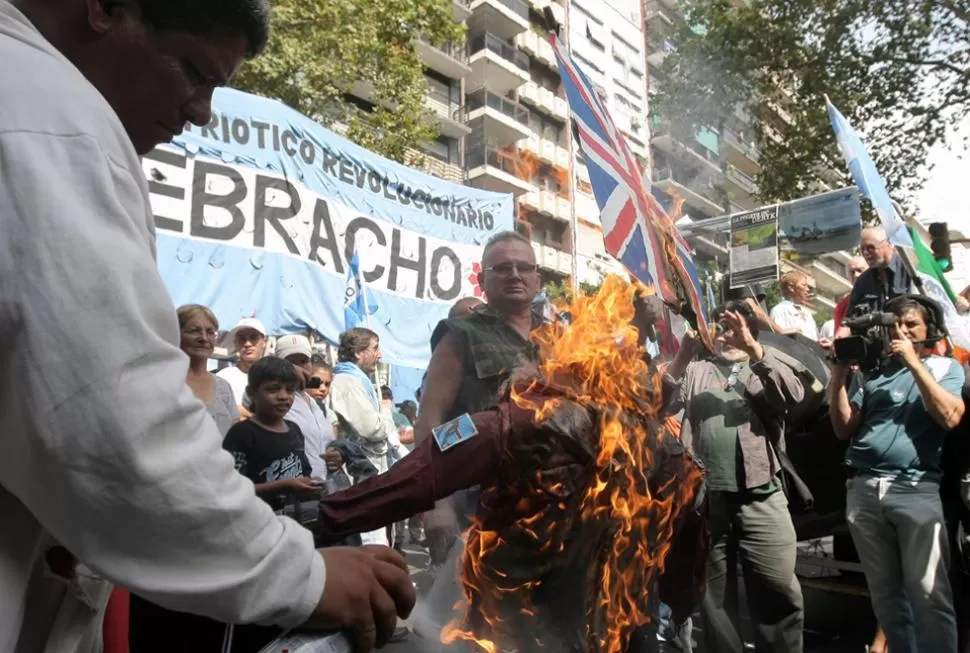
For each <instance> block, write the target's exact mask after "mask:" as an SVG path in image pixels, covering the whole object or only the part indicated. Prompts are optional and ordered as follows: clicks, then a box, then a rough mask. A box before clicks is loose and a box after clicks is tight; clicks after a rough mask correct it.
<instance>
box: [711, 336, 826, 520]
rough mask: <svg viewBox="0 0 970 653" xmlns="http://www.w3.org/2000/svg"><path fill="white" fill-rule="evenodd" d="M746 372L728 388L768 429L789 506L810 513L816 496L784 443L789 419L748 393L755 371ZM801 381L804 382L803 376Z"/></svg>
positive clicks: (766, 438) (769, 439)
mask: <svg viewBox="0 0 970 653" xmlns="http://www.w3.org/2000/svg"><path fill="white" fill-rule="evenodd" d="M772 353H773V354H777V353H778V352H777V350H774V349H773V350H772ZM715 368H717V371H718V374H721V375H722V376H723V372H722V371H721V369H720V368H719V367H717V365H716V364H715ZM745 371H746V372H747V374H739V375H737V376H738V379H737V381H736V382H735V383H733V384H728V387H729V388H730V389H732V390H734V391H735V392H736V393H738V394H739V395H740V396H741V398H742V399H744V401H745V402H747V404H748V406H749V407H750V408H751V412H752V413H754V415H755V417H757V418H758V421H759V422H761V426H762V427H763V428H764V429H765V435H766V437H765V440H767V442H768V446H769V447H771V450H772V451H773V452H774V454H775V457H776V458H777V459H778V465H779V467H780V468H781V469H780V471H781V474H780V477H781V487H782V491H783V492H784V493H785V496H786V497H787V498H788V503H789V505H790V506H791V508H792V509H793V510H794V511H795V512H810V511H811V510H812V509H813V508H814V507H815V495H813V494H812V490H811V489H810V488H809V487H808V485H807V484H806V483H805V481H803V480H802V477H801V476H799V474H798V471H797V470H796V469H795V465H794V464H793V463H792V461H791V458H789V457H788V453H787V452H786V451H785V447H784V443H783V442H781V438H782V437H783V435H782V433H783V432H784V423H785V420H784V418H781V419H779V418H778V417H776V416H774V415H773V414H772V412H771V407H770V406H768V402H767V400H765V399H764V398H763V397H757V396H755V395H753V394H751V393H750V392H749V391H748V388H747V384H746V381H747V379H748V377H749V376H750V375H751V374H753V372H752V371H751V370H750V368H748V369H747V370H745ZM795 371H796V372H797V370H795ZM799 378H800V379H801V377H800V376H799ZM803 384H804V381H803ZM738 386H740V388H739V387H738ZM807 391H808V388H806V392H807Z"/></svg>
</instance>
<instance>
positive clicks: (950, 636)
mask: <svg viewBox="0 0 970 653" xmlns="http://www.w3.org/2000/svg"><path fill="white" fill-rule="evenodd" d="M885 309H886V311H887V312H889V313H891V314H892V315H894V316H895V318H896V320H895V324H893V326H891V327H884V328H887V329H891V340H890V341H889V343H888V346H887V347H886V351H885V353H884V354H883V355H882V356H881V357H880V359H879V362H878V364H877V365H875V366H874V367H873V368H872V369H871V370H869V371H867V372H866V373H865V374H852V372H851V369H852V368H851V365H850V363H849V362H848V361H843V362H837V363H836V364H835V365H834V367H833V374H832V384H831V385H830V389H829V394H830V406H831V410H830V415H831V418H832V424H833V427H834V429H835V433H836V435H837V436H838V437H839V438H841V439H849V438H851V443H850V445H849V448H848V451H847V453H846V468H847V472H848V476H849V480H848V482H847V483H846V487H847V492H848V494H847V498H846V520H847V522H848V525H849V532H850V534H851V535H852V539H853V542H854V543H855V546H856V549H857V550H858V552H859V558H860V560H861V561H862V566H863V570H864V572H865V576H866V582H867V584H868V586H869V594H870V597H871V601H872V608H873V611H874V612H875V615H876V617H877V618H878V620H879V623H880V624H881V625H882V627H883V628H884V629H885V631H886V637H887V639H888V642H889V650H890V651H892V652H893V653H910V652H913V653H915V652H916V651H934V652H935V651H940V652H947V651H955V650H956V646H957V635H956V623H955V621H956V620H955V615H954V609H953V599H952V595H951V590H950V582H949V578H948V572H947V566H948V563H949V551H948V544H947V536H946V528H945V525H944V520H943V507H942V503H941V501H940V493H939V492H940V488H939V483H940V478H941V471H940V453H941V451H942V447H943V442H944V438H945V436H946V433H947V431H948V430H950V429H952V428H954V427H955V426H956V425H957V424H958V423H959V422H960V419H961V417H962V416H963V413H964V403H963V400H962V398H961V395H960V392H961V389H962V387H963V382H964V373H963V369H962V368H961V367H960V365H959V364H958V363H957V362H956V361H955V360H952V359H948V358H942V357H939V356H933V355H931V354H930V349H931V348H932V346H933V344H934V343H936V342H937V341H938V340H940V339H942V338H943V337H945V331H944V328H943V314H942V311H941V310H940V308H939V306H938V305H937V304H936V303H935V302H934V301H933V300H931V299H928V298H925V297H920V296H916V295H902V296H899V297H896V298H894V299H892V300H890V301H889V302H887V303H886V304H885ZM876 318H877V319H876V320H875V323H884V322H881V320H882V317H880V316H876ZM887 321H888V320H887ZM837 342H838V341H837ZM837 346H838V345H837ZM917 626H918V627H917Z"/></svg>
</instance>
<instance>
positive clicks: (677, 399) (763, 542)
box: [664, 300, 805, 653]
mask: <svg viewBox="0 0 970 653" xmlns="http://www.w3.org/2000/svg"><path fill="white" fill-rule="evenodd" d="M715 315H716V317H718V321H719V323H720V325H721V326H722V328H723V331H722V332H721V334H720V335H719V336H718V337H717V339H716V341H715V342H716V345H717V349H716V351H715V352H714V357H713V358H712V359H710V360H698V361H695V362H690V361H691V360H692V359H693V358H694V357H695V356H696V355H697V354H699V353H700V352H701V351H702V349H703V345H701V344H700V341H699V340H698V339H697V338H695V337H694V336H693V334H691V333H688V335H687V336H685V338H684V342H683V344H682V345H681V348H680V350H679V351H678V352H677V356H676V357H675V358H674V360H673V361H672V362H671V364H670V366H669V367H668V368H667V370H666V373H665V374H664V385H665V387H666V389H667V390H668V391H670V392H671V400H670V404H669V406H668V410H669V411H670V412H671V413H672V414H674V415H676V416H677V418H678V421H680V423H681V440H682V441H683V443H684V445H685V446H687V447H689V448H690V449H691V450H692V451H693V453H694V454H695V455H696V456H697V457H698V458H699V459H700V461H701V463H702V464H703V465H704V467H705V468H706V470H707V471H706V482H707V487H708V492H709V494H710V528H711V555H710V559H709V562H708V586H707V595H706V596H705V598H704V602H703V604H702V608H703V609H702V613H703V616H704V623H705V629H704V638H705V640H706V648H705V650H706V651H709V652H710V653H721V652H731V653H734V652H737V653H740V651H741V650H742V646H743V641H742V639H741V628H740V614H739V611H738V596H737V580H736V578H735V577H734V576H735V574H736V569H737V562H738V560H740V563H741V568H742V570H743V573H744V586H745V591H746V594H747V602H748V608H749V611H750V613H751V620H752V622H753V628H754V636H755V647H756V648H757V650H759V651H771V652H774V653H799V652H800V651H801V650H802V625H803V622H804V613H803V600H802V592H801V587H800V586H799V584H798V580H797V578H796V577H795V554H796V542H795V528H794V526H793V524H792V520H791V515H790V514H789V512H788V502H787V501H786V499H785V495H784V492H782V484H781V477H780V472H781V467H780V462H779V458H778V455H777V448H778V447H782V446H784V433H783V430H782V425H783V420H782V417H781V416H783V415H784V413H785V410H786V407H787V406H790V405H794V404H797V403H798V402H800V401H801V400H802V398H803V397H804V394H805V388H804V386H803V385H802V383H801V381H800V380H799V379H798V377H797V376H796V374H795V372H794V370H793V369H792V368H790V367H789V366H788V365H786V364H784V363H783V362H782V361H781V360H779V358H778V357H777V356H776V355H775V353H774V352H773V351H772V350H771V349H768V348H766V347H764V346H762V345H761V344H760V343H759V342H758V325H757V321H756V316H755V313H754V311H753V310H752V308H751V306H750V305H749V304H748V303H747V302H746V301H744V300H734V301H730V302H727V303H726V304H724V306H722V307H719V309H718V310H717V311H716V312H715Z"/></svg>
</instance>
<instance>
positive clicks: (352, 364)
mask: <svg viewBox="0 0 970 653" xmlns="http://www.w3.org/2000/svg"><path fill="white" fill-rule="evenodd" d="M380 360H381V342H380V339H379V338H378V337H377V334H376V333H374V332H373V331H371V330H370V329H365V328H363V327H357V328H355V329H347V330H346V331H344V332H343V333H341V334H340V343H339V344H338V346H337V365H336V366H335V367H334V368H333V372H334V375H333V383H331V384H330V408H331V409H332V410H333V412H334V414H335V415H336V416H337V419H338V421H339V424H340V427H339V428H340V437H342V438H348V439H351V440H356V441H357V442H358V444H360V446H361V448H362V449H363V450H364V454H365V455H366V456H367V459H368V460H369V461H370V463H371V464H372V465H373V466H374V469H376V470H377V473H378V474H383V473H384V472H386V471H387V466H388V465H387V452H388V446H389V445H388V430H389V429H393V428H394V423H393V420H391V416H390V414H385V412H384V411H382V410H381V399H380V395H378V393H377V388H376V387H374V383H373V382H372V381H371V379H370V375H372V374H373V373H374V371H375V370H376V369H377V363H378V362H379V361H380ZM389 420H390V423H389Z"/></svg>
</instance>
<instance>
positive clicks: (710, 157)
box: [642, 0, 851, 309]
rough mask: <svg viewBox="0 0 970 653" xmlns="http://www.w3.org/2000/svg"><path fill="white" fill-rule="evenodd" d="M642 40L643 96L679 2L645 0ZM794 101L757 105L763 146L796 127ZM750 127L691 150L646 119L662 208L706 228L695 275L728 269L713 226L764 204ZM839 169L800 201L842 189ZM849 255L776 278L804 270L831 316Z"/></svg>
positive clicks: (731, 121)
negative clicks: (672, 207) (708, 267)
mask: <svg viewBox="0 0 970 653" xmlns="http://www.w3.org/2000/svg"><path fill="white" fill-rule="evenodd" d="M642 6H643V20H644V23H643V24H644V37H645V42H646V50H647V68H648V75H647V88H648V93H649V94H653V93H655V92H656V91H657V90H658V89H659V88H660V87H661V86H662V84H663V82H664V74H663V70H662V65H663V62H664V59H666V57H667V56H668V55H669V54H670V53H671V52H673V51H675V50H676V46H675V45H674V44H673V43H672V42H671V41H670V40H669V38H668V37H669V35H670V34H671V33H672V30H673V29H674V28H675V27H677V26H679V25H682V24H683V21H684V17H683V14H682V13H681V11H680V9H679V7H678V2H677V0H643V5H642ZM791 102H792V96H791V94H790V93H788V92H786V91H785V89H784V88H782V87H781V86H779V87H778V89H777V90H776V92H775V93H774V94H773V95H771V96H770V97H764V98H762V108H763V109H764V111H763V114H762V118H763V128H764V129H765V132H766V135H767V136H768V137H769V138H772V139H775V140H779V141H780V140H781V139H784V137H785V136H784V134H785V132H786V131H787V129H788V128H789V127H790V126H791V125H792V124H793V123H794V119H793V118H792V116H791V114H790V113H789V111H788V109H787V107H788V106H789V105H790V104H791ZM752 124H753V120H752V119H751V116H749V115H746V114H745V112H744V111H741V110H739V111H735V112H734V113H732V114H731V115H728V116H725V118H724V122H723V125H722V126H721V127H720V128H719V130H718V132H715V131H713V130H710V129H705V130H701V131H700V132H698V133H697V134H695V135H694V138H693V139H690V142H686V143H685V142H682V141H681V140H678V139H676V138H674V137H673V136H672V135H671V134H670V129H669V127H668V124H667V123H666V121H665V120H664V119H663V117H662V116H656V115H651V116H650V121H649V128H650V150H651V163H652V166H651V172H652V177H651V178H652V180H653V184H654V187H655V188H657V189H660V190H662V191H663V192H664V193H666V194H667V195H668V196H669V197H670V198H671V201H670V202H668V204H678V205H680V206H681V213H682V214H683V215H684V216H686V218H687V220H689V221H690V222H694V223H697V222H700V223H703V224H705V230H704V231H703V232H696V234H695V235H694V236H692V237H690V239H689V240H690V242H691V244H692V245H693V247H694V249H695V252H696V256H697V258H696V261H697V262H698V263H700V264H701V267H702V266H703V265H704V264H705V263H707V262H709V261H713V262H715V264H716V265H717V266H718V267H719V268H721V269H723V268H724V267H726V264H727V261H728V250H727V247H726V244H727V233H728V231H729V226H728V224H729V223H728V221H727V220H723V221H718V220H713V218H716V217H718V216H726V215H729V214H732V213H738V212H740V211H745V210H749V209H754V208H757V207H759V206H761V205H763V204H765V203H766V202H765V201H763V199H762V198H761V197H760V192H759V188H758V183H757V181H756V176H757V174H758V170H759V169H760V152H759V150H758V147H757V144H756V140H757V139H756V137H755V136H756V135H755V133H754V131H753V127H752ZM839 164H841V162H824V164H823V165H820V166H819V170H818V173H819V177H818V179H817V181H816V182H814V183H813V184H811V185H810V186H808V187H806V188H805V189H803V190H804V191H805V195H810V194H813V193H818V192H824V191H826V190H832V189H834V188H839V187H843V186H845V185H847V176H846V175H845V174H844V172H840V171H841V170H842V167H841V166H840V165H839ZM850 258H851V254H850V253H849V252H835V253H832V254H829V255H825V256H820V257H818V258H816V259H814V260H813V261H811V262H810V263H808V264H804V263H803V264H801V265H796V264H794V263H792V262H789V261H782V272H785V271H787V270H788V269H803V270H804V271H805V272H808V273H809V274H810V275H811V276H812V277H813V278H814V280H815V286H816V290H817V295H816V297H817V299H816V302H817V304H818V305H819V306H824V307H828V308H830V309H831V308H834V306H835V303H836V302H837V301H838V299H839V298H840V297H841V296H842V295H844V294H845V293H847V292H848V291H849V290H851V284H850V283H849V281H848V274H847V264H848V262H849V260H850Z"/></svg>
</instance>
